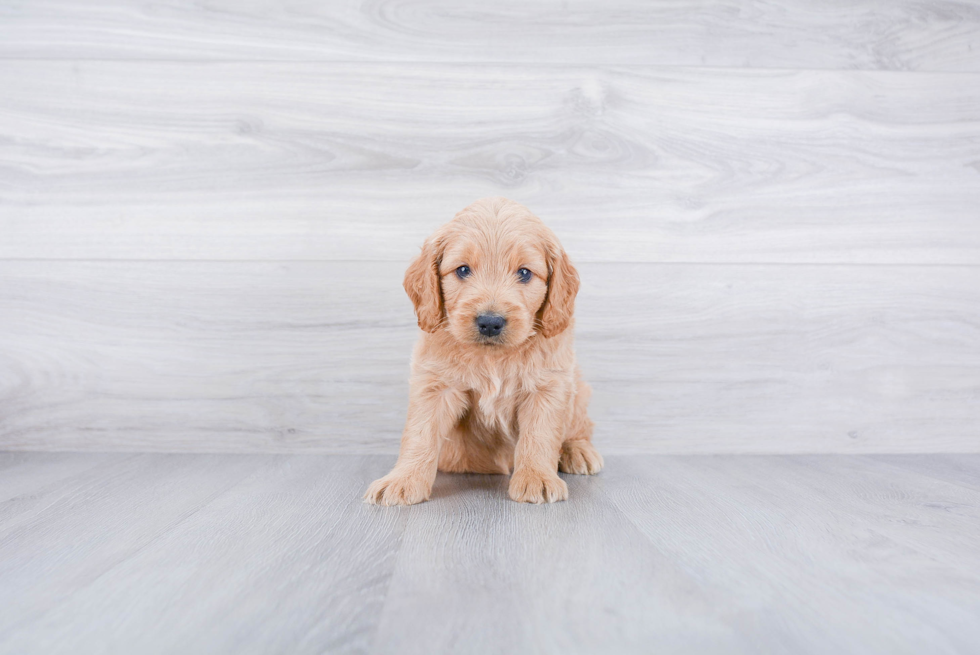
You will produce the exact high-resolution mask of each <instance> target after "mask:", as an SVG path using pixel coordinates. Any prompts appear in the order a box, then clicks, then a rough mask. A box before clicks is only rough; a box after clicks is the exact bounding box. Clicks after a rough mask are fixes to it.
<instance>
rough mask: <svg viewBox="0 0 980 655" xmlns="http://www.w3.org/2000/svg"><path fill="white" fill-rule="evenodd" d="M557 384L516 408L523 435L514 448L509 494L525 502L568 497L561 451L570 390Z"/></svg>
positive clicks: (539, 392) (552, 500) (544, 501)
mask: <svg viewBox="0 0 980 655" xmlns="http://www.w3.org/2000/svg"><path fill="white" fill-rule="evenodd" d="M562 386H563V385H560V384H557V383H556V385H555V386H554V387H552V388H546V389H543V390H539V391H538V392H537V393H535V394H534V395H532V396H531V397H529V398H528V399H527V400H526V401H525V402H524V403H523V404H522V405H521V406H520V407H519V408H518V412H517V422H518V426H519V429H520V438H519V439H518V440H517V448H516V450H515V452H514V475H512V476H511V478H510V487H509V489H508V491H509V493H510V497H511V498H512V499H514V500H516V501H519V502H524V503H553V502H555V501H557V500H565V499H566V498H568V485H566V484H565V481H564V480H562V479H561V478H559V477H558V455H559V451H560V450H561V443H562V438H563V437H564V436H565V416H564V414H565V412H566V411H567V407H568V402H567V399H568V394H567V393H564V390H563V389H561V387H562Z"/></svg>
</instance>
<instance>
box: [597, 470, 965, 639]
mask: <svg viewBox="0 0 980 655" xmlns="http://www.w3.org/2000/svg"><path fill="white" fill-rule="evenodd" d="M928 458H929V456H925V455H923V456H915V457H905V458H903V459H907V460H914V459H928ZM973 459H974V460H975V459H976V458H975V457H974V458H973ZM616 461H617V464H618V463H619V462H620V461H621V463H622V466H621V469H620V471H619V475H616V476H608V477H607V478H606V479H605V485H604V487H603V488H604V491H606V492H607V493H608V494H609V495H610V496H611V497H612V498H613V502H614V503H615V504H616V506H617V507H619V508H620V510H621V511H622V512H623V513H624V514H625V515H626V516H627V517H629V519H630V520H631V521H632V522H633V523H634V524H635V525H636V526H637V527H638V528H639V529H640V530H641V531H642V532H643V533H644V534H645V535H646V536H647V537H648V538H649V539H650V540H651V541H652V542H653V544H654V546H655V547H656V548H657V549H658V550H660V551H661V552H663V553H665V555H666V556H668V557H670V556H673V557H674V558H676V560H677V562H678V566H682V567H683V568H684V569H685V570H687V571H689V572H690V574H691V575H692V576H694V577H695V578H696V579H697V580H699V582H700V584H701V585H703V586H704V587H705V588H707V589H712V590H715V591H716V592H718V593H722V594H724V595H725V596H726V602H725V603H724V604H723V606H724V608H725V609H724V613H725V615H726V616H729V617H731V618H732V620H733V622H734V625H735V626H736V630H737V631H738V634H739V635H740V636H741V637H742V638H743V639H744V640H745V641H746V642H748V643H750V644H752V645H753V646H754V648H753V649H752V650H753V651H754V652H778V651H782V650H784V649H788V650H791V651H793V652H849V653H850V652H853V653H868V652H881V653H886V652H887V653H915V652H921V651H923V650H928V651H930V652H942V653H966V652H970V651H971V650H972V649H973V648H975V646H976V643H977V639H978V638H980V634H978V626H980V622H978V621H977V620H976V619H977V616H978V612H980V602H978V601H980V598H978V596H977V592H978V590H980V556H978V555H977V551H976V549H975V548H970V547H969V546H968V544H969V543H970V542H973V543H975V542H976V539H977V537H978V536H980V534H978V528H977V526H978V525H980V524H978V523H977V521H976V517H977V513H978V509H980V508H978V504H977V500H978V498H977V496H976V494H977V492H976V491H975V490H972V491H968V490H965V489H963V488H962V487H959V486H957V485H955V484H949V483H945V482H939V481H936V480H933V479H929V478H923V477H920V476H917V475H915V474H912V473H908V472H906V473H905V474H904V475H903V474H901V473H899V472H897V471H895V470H891V471H888V472H887V473H886V474H882V473H881V470H880V468H879V465H877V464H876V463H874V462H871V461H868V460H865V459H859V458H852V457H844V456H831V457H813V456H801V457H785V458H772V457H703V458H692V457H688V458H684V457H672V458H656V459H646V458H638V459H632V458H630V459H629V460H628V461H627V460H626V459H625V458H624V459H622V460H616ZM912 526H914V527H912ZM923 571H929V574H928V576H927V578H923V577H922V576H921V573H922V572H923ZM940 581H942V582H940ZM940 587H942V588H943V589H944V591H943V592H941V593H937V590H938V589H939V588H940ZM915 599H920V600H918V601H917V600H915ZM772 603H778V604H779V606H780V607H779V609H778V610H777V611H766V610H763V609H762V608H768V607H771V604H772ZM721 605H722V604H720V603H718V604H716V605H715V606H716V607H718V606H721ZM886 607H887V609H885V608H886ZM871 608H874V609H871ZM829 626H833V628H832V629H827V628H828V627H829ZM776 644H778V646H777V645H776ZM791 644H793V645H792V646H791Z"/></svg>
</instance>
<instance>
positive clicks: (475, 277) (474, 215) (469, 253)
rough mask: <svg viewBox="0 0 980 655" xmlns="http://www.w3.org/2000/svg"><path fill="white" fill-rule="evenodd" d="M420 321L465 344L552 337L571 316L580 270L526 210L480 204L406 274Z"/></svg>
mask: <svg viewBox="0 0 980 655" xmlns="http://www.w3.org/2000/svg"><path fill="white" fill-rule="evenodd" d="M405 290H406V291H407V292H408V295H409V297H410V298H411V299H412V301H413V302H414V303H415V309H416V313H417V315H418V319H419V326H420V327H422V329H423V330H426V331H427V332H435V331H437V330H443V329H444V330H448V331H449V333H450V334H451V335H452V336H453V338H454V339H455V340H456V341H457V342H459V343H460V344H464V345H469V346H473V347H481V348H510V347H514V346H517V345H520V344H522V343H524V342H525V341H527V340H528V339H529V338H531V337H532V336H534V335H535V334H537V333H541V334H542V335H543V336H545V337H546V338H547V337H552V336H554V335H556V334H558V333H560V332H562V331H563V330H564V329H565V328H566V327H567V326H568V323H569V321H570V319H571V315H572V311H573V306H574V298H575V294H576V293H577V291H578V274H577V272H576V271H575V268H574V267H573V266H572V265H571V262H570V261H569V260H568V256H567V255H566V254H565V252H564V250H562V248H561V245H560V244H559V243H558V240H557V239H556V238H555V236H554V234H553V233H552V232H551V230H549V229H548V228H547V227H546V226H545V225H544V224H543V223H542V222H541V221H540V219H538V218H537V217H536V216H534V215H533V214H531V212H530V211H528V210H527V209H526V208H525V207H523V206H522V205H519V204H517V203H515V202H512V201H508V200H504V199H502V198H493V199H488V200H481V201H477V202H476V203H474V204H473V205H470V206H469V207H467V208H466V209H464V210H463V211H461V212H460V213H459V214H457V215H456V218H455V219H453V220H452V221H451V222H449V223H447V224H446V225H444V226H443V227H442V228H440V229H439V230H438V231H437V232H436V233H435V234H434V235H432V237H430V238H429V239H428V240H427V241H426V243H425V245H424V246H423V247H422V254H421V255H420V256H419V257H418V259H416V260H415V261H414V262H413V263H412V265H411V266H410V267H409V269H408V271H407V272H406V274H405Z"/></svg>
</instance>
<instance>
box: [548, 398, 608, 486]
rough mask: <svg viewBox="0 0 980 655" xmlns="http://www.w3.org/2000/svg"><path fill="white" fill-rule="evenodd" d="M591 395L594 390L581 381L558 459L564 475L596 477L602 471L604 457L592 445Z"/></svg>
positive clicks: (559, 467)
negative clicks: (574, 474) (589, 405)
mask: <svg viewBox="0 0 980 655" xmlns="http://www.w3.org/2000/svg"><path fill="white" fill-rule="evenodd" d="M591 395H592V389H590V388H589V385H587V384H586V383H585V382H583V381H582V380H581V379H579V380H578V382H577V389H576V391H575V402H574V403H573V405H572V420H571V421H570V422H569V424H568V431H567V432H566V433H565V443H563V444H562V445H561V457H560V458H559V459H558V469H559V470H560V471H561V472H562V473H576V474H578V475H595V474H596V473H598V472H599V471H601V470H602V464H603V462H602V455H600V454H599V451H597V450H596V449H595V447H594V446H593V445H592V428H593V426H594V425H595V424H594V423H593V422H592V420H591V419H590V418H589V414H588V411H587V407H588V404H589V397H590V396H591Z"/></svg>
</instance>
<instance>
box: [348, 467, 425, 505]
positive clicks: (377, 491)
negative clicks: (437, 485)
mask: <svg viewBox="0 0 980 655" xmlns="http://www.w3.org/2000/svg"><path fill="white" fill-rule="evenodd" d="M431 490H432V486H431V485H429V484H426V482H425V481H424V480H419V479H418V478H415V477H412V476H398V475H391V474H389V475H386V476H384V477H383V478H379V479H378V480H375V481H374V482H372V483H371V486H369V487H368V489H367V491H366V492H365V493H364V501H365V502H368V503H371V504H372V505H414V504H416V503H421V502H423V501H425V500H428V499H429V493H430V492H431Z"/></svg>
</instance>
